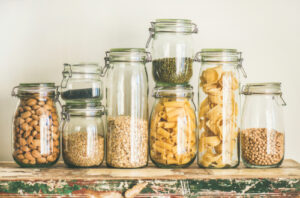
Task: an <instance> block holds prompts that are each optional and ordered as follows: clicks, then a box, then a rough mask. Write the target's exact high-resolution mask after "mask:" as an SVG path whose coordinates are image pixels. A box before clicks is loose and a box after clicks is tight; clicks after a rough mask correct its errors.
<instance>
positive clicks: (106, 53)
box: [100, 51, 110, 77]
mask: <svg viewBox="0 0 300 198" xmlns="http://www.w3.org/2000/svg"><path fill="white" fill-rule="evenodd" d="M109 53H110V51H106V52H105V57H104V67H101V72H100V76H101V77H104V76H105V75H106V73H107V71H108V69H109Z"/></svg>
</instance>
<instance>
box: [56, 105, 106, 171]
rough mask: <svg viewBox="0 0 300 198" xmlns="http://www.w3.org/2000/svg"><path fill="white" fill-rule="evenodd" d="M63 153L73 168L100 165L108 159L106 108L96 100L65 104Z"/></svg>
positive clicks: (66, 161) (65, 160)
mask: <svg viewBox="0 0 300 198" xmlns="http://www.w3.org/2000/svg"><path fill="white" fill-rule="evenodd" d="M62 115H63V125H62V132H63V136H62V154H63V159H64V162H65V163H66V164H67V165H68V166H69V167H79V168H82V167H98V166H100V165H101V164H102V162H103V159H104V148H105V145H104V130H105V121H104V119H103V116H104V115H105V109H104V107H103V106H99V105H98V104H94V103H80V104H79V103H78V104H76V105H74V104H73V105H67V106H64V107H63V112H62Z"/></svg>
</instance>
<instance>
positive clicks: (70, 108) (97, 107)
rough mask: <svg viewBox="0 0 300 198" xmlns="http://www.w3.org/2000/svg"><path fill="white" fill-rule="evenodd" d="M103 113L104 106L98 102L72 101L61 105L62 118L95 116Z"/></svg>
mask: <svg viewBox="0 0 300 198" xmlns="http://www.w3.org/2000/svg"><path fill="white" fill-rule="evenodd" d="M104 114H105V107H104V106H103V105H101V104H100V103H93V102H89V103H84V102H82V103H73V104H67V105H64V106H63V107H62V116H63V118H69V116H83V117H96V116H102V115H104Z"/></svg>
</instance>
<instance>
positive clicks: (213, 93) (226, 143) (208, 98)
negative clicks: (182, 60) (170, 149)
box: [198, 65, 239, 168]
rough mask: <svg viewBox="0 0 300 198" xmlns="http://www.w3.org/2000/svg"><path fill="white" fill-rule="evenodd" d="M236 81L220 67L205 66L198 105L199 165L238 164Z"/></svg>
mask: <svg viewBox="0 0 300 198" xmlns="http://www.w3.org/2000/svg"><path fill="white" fill-rule="evenodd" d="M238 87H239V84H238V80H237V78H236V75H235V73H234V72H233V71H225V70H224V68H223V66H222V65H220V66H215V67H211V68H207V69H205V70H204V71H203V72H202V74H201V76H200V89H201V90H202V91H203V93H202V95H201V96H202V97H201V96H200V98H201V103H200V105H199V129H200V135H199V154H198V155H199V156H198V164H199V166H201V167H205V168H208V167H212V168H224V167H232V166H235V165H237V163H238V159H237V150H238V148H237V145H238V142H237V141H238V128H237V122H238V103H237V101H236V98H237V97H236V95H237V93H236V92H237V91H238Z"/></svg>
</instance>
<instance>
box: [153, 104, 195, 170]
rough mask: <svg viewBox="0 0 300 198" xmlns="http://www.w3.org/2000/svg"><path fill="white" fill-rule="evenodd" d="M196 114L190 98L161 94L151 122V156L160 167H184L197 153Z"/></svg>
mask: <svg viewBox="0 0 300 198" xmlns="http://www.w3.org/2000/svg"><path fill="white" fill-rule="evenodd" d="M196 150H197V147H196V116H195V112H194V109H193V107H192V105H191V103H190V102H189V101H188V99H185V98H161V99H159V102H158V103H157V104H156V106H155V108H154V110H153V113H152V116H151V126H150V156H151V159H152V161H153V162H154V163H155V164H156V165H158V166H160V167H169V166H180V167H184V166H187V165H189V164H191V163H192V162H193V160H194V159H195V157H196Z"/></svg>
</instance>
